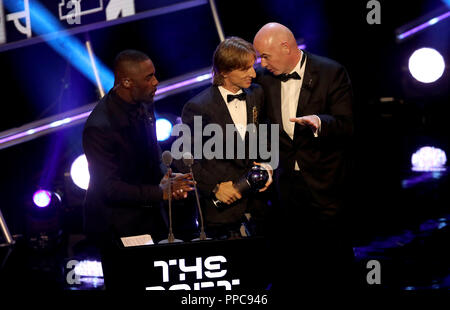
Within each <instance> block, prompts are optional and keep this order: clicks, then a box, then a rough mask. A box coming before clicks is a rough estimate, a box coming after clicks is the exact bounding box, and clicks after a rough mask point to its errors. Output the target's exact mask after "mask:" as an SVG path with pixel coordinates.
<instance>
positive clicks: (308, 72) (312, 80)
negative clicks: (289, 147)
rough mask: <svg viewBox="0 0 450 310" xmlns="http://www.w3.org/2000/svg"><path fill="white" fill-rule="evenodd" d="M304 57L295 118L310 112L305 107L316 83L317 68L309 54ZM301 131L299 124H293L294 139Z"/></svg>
mask: <svg viewBox="0 0 450 310" xmlns="http://www.w3.org/2000/svg"><path fill="white" fill-rule="evenodd" d="M303 52H304V51H303ZM304 53H305V52H304ZM306 57H307V58H306V63H305V66H306V67H305V73H304V75H303V83H302V89H301V91H300V96H299V98H298V104H297V112H296V114H295V115H296V116H297V117H300V116H304V115H308V114H310V112H308V108H307V107H308V104H309V100H310V98H311V93H312V91H313V89H314V86H315V84H316V82H317V78H318V75H317V68H316V66H315V64H314V59H313V58H312V57H311V54H309V53H306ZM280 97H281V96H280ZM303 128H304V127H303ZM301 129H302V126H300V125H299V124H295V129H294V139H295V137H296V136H297V135H298V131H299V130H301Z"/></svg>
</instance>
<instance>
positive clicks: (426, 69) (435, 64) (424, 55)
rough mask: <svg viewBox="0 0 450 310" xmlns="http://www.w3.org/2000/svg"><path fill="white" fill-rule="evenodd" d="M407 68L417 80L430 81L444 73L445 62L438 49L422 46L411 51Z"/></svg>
mask: <svg viewBox="0 0 450 310" xmlns="http://www.w3.org/2000/svg"><path fill="white" fill-rule="evenodd" d="M408 68H409V72H410V73H411V75H412V76H413V77H414V78H415V79H416V80H418V81H419V82H422V83H432V82H435V81H436V80H438V79H439V78H440V77H441V76H442V74H443V73H444V69H445V62H444V58H443V57H442V55H441V54H440V53H439V52H438V51H436V50H435V49H433V48H429V47H424V48H420V49H418V50H416V51H415V52H414V53H412V55H411V57H409V62H408Z"/></svg>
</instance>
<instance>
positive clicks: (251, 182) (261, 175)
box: [212, 165, 269, 209]
mask: <svg viewBox="0 0 450 310" xmlns="http://www.w3.org/2000/svg"><path fill="white" fill-rule="evenodd" d="M268 180H269V172H268V171H267V170H266V169H265V168H263V167H261V166H258V165H255V166H253V167H252V168H251V169H250V171H249V172H248V173H247V174H246V175H245V176H244V177H242V178H241V179H240V180H239V181H238V182H236V183H234V184H233V186H234V187H235V188H236V189H237V190H238V191H239V193H241V195H245V194H246V193H247V192H256V191H258V190H260V189H261V188H263V187H264V186H265V185H266V183H267V181H268ZM212 201H213V203H214V205H215V206H216V207H217V208H220V209H222V208H226V207H227V206H228V205H227V204H226V203H224V202H222V201H220V200H219V199H217V197H216V196H215V195H214V197H213V200H212Z"/></svg>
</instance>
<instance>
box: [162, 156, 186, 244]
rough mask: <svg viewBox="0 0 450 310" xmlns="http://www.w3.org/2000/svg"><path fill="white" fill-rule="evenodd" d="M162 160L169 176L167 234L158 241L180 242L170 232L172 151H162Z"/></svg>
mask: <svg viewBox="0 0 450 310" xmlns="http://www.w3.org/2000/svg"><path fill="white" fill-rule="evenodd" d="M161 158H162V162H163V164H164V165H165V166H166V167H167V174H168V176H169V178H168V182H169V236H168V238H167V239H164V240H161V241H160V242H158V243H161V244H162V243H174V242H182V241H181V240H179V239H175V236H174V235H173V232H172V180H171V179H170V176H171V175H172V169H171V168H170V165H171V164H172V161H173V157H172V153H170V151H164V152H163V153H162V156H161Z"/></svg>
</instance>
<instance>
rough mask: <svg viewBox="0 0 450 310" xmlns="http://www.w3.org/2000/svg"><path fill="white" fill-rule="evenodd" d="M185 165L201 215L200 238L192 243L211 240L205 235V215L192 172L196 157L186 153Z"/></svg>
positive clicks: (184, 157)
mask: <svg viewBox="0 0 450 310" xmlns="http://www.w3.org/2000/svg"><path fill="white" fill-rule="evenodd" d="M183 163H184V164H185V165H186V166H187V167H188V168H189V171H190V172H191V174H192V180H193V181H194V191H195V199H196V200H197V208H198V214H199V215H200V238H195V239H194V240H192V241H197V240H208V239H209V238H207V237H206V234H205V226H204V222H203V213H202V208H201V207H200V199H199V198H198V191H197V184H196V182H195V178H194V172H193V171H192V165H193V164H194V157H193V156H192V154H191V153H189V152H186V153H184V154H183Z"/></svg>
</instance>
